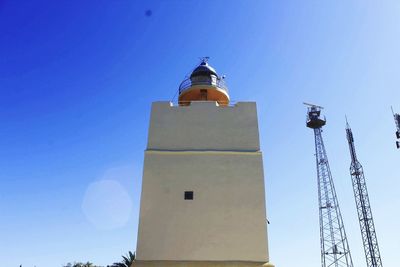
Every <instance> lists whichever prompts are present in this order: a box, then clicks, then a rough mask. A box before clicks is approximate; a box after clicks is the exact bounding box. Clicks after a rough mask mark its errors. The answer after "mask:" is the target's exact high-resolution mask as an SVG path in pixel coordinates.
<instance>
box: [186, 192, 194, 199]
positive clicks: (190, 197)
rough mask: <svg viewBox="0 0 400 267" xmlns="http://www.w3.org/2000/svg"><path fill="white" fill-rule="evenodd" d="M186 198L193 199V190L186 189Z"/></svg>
mask: <svg viewBox="0 0 400 267" xmlns="http://www.w3.org/2000/svg"><path fill="white" fill-rule="evenodd" d="M185 200H193V191H185Z"/></svg>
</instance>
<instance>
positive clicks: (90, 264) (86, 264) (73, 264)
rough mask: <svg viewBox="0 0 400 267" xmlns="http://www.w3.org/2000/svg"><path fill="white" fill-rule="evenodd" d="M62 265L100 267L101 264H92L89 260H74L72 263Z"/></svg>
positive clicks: (66, 266)
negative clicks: (84, 261) (83, 261)
mask: <svg viewBox="0 0 400 267" xmlns="http://www.w3.org/2000/svg"><path fill="white" fill-rule="evenodd" d="M63 267H101V266H97V265H94V264H93V263H91V262H86V263H82V262H74V263H67V265H65V266H63Z"/></svg>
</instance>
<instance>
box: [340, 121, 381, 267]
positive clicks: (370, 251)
mask: <svg viewBox="0 0 400 267" xmlns="http://www.w3.org/2000/svg"><path fill="white" fill-rule="evenodd" d="M346 135H347V141H348V143H349V149H350V156H351V165H350V175H351V181H352V184H353V191H354V197H355V200H356V207H357V213H358V220H359V222H360V229H361V237H362V241H363V244H364V252H365V257H366V260H367V267H382V261H381V255H380V253H379V247H378V240H377V238H376V232H375V226H374V220H373V218H372V211H371V205H370V203H369V197H368V191H367V184H366V182H365V177H364V171H363V167H362V165H361V164H360V162H359V161H358V159H357V154H356V150H355V146H354V138H353V133H352V131H351V128H350V126H349V123H348V122H347V119H346Z"/></svg>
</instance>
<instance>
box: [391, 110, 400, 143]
mask: <svg viewBox="0 0 400 267" xmlns="http://www.w3.org/2000/svg"><path fill="white" fill-rule="evenodd" d="M392 114H393V118H394V122H395V124H396V138H397V139H398V140H397V141H396V147H397V149H399V148H400V141H399V139H400V114H398V113H394V112H393V108H392Z"/></svg>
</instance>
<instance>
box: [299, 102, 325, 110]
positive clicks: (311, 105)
mask: <svg viewBox="0 0 400 267" xmlns="http://www.w3.org/2000/svg"><path fill="white" fill-rule="evenodd" d="M303 104H304V105H306V106H309V107H315V108H319V109H324V107H321V106H318V105H314V104H310V103H306V102H303Z"/></svg>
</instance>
